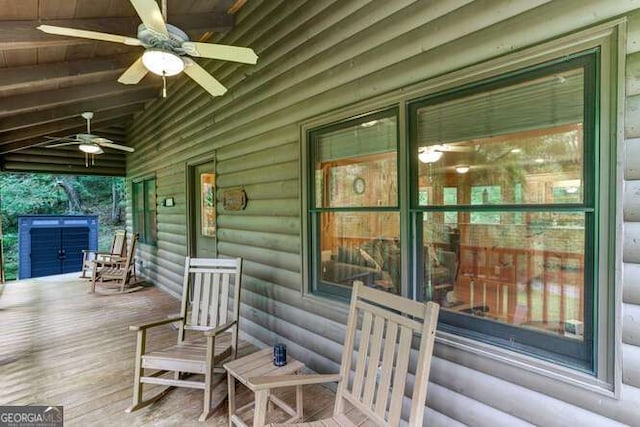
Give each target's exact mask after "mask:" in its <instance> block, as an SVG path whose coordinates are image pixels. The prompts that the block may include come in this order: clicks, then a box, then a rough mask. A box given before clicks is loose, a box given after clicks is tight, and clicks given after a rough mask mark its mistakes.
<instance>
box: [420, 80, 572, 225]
mask: <svg viewBox="0 0 640 427" xmlns="http://www.w3.org/2000/svg"><path fill="white" fill-rule="evenodd" d="M583 92H584V72H583V70H582V68H580V69H576V70H569V71H565V72H562V73H557V74H552V75H549V76H545V77H542V78H538V79H535V80H531V81H528V82H525V83H521V84H516V85H511V86H509V87H506V88H504V87H502V88H499V89H493V90H487V91H484V92H482V93H479V94H474V95H470V96H466V97H460V98H456V99H453V100H448V101H445V102H441V103H434V104H432V105H426V106H422V107H419V108H417V110H416V114H417V117H416V120H417V122H416V135H415V139H416V143H415V147H417V148H416V150H417V152H418V159H419V162H418V187H419V190H418V191H419V193H420V192H421V191H422V189H423V188H427V187H432V188H433V189H434V194H439V193H440V192H441V190H440V189H441V188H442V187H444V186H451V185H458V184H460V185H459V187H460V189H461V191H460V192H459V193H458V196H459V197H458V200H457V203H458V204H461V205H469V204H479V203H478V202H479V201H482V204H486V203H485V201H487V202H488V203H492V204H565V203H582V202H583V193H584V190H583V184H584V183H583V179H582V177H583V165H584V155H583V121H584V120H583V109H584V95H583ZM471 182H473V184H474V186H478V187H482V188H483V190H482V191H484V189H486V190H487V192H488V194H487V195H486V196H485V197H483V193H482V192H481V193H479V194H478V193H474V192H473V191H464V188H467V189H473V188H474V187H470V183H471ZM494 188H497V189H498V191H499V192H501V195H500V197H497V195H496V193H494V192H492V191H491V189H494ZM442 203H443V201H442V199H434V200H431V201H430V202H429V203H425V201H424V198H422V197H419V199H418V204H419V205H420V206H428V205H429V204H433V205H438V204H442ZM485 220H486V219H481V218H480V217H478V221H479V222H485Z"/></svg>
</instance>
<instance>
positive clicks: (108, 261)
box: [91, 256, 127, 267]
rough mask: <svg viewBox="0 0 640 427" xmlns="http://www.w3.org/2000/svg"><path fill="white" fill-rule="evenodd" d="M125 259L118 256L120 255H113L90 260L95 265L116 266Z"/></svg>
mask: <svg viewBox="0 0 640 427" xmlns="http://www.w3.org/2000/svg"><path fill="white" fill-rule="evenodd" d="M126 261H127V259H126V258H123V257H120V256H114V257H111V258H110V259H94V260H92V261H91V262H93V263H94V264H96V265H100V266H102V267H107V266H110V267H113V266H118V265H122V264H124V263H125V262H126Z"/></svg>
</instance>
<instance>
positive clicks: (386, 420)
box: [249, 283, 439, 427]
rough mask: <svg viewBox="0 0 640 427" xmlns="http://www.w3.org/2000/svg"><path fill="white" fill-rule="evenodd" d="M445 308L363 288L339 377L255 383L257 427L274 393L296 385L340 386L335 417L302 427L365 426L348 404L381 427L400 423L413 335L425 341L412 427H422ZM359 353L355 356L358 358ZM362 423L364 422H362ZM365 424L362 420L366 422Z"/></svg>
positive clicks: (357, 291)
mask: <svg viewBox="0 0 640 427" xmlns="http://www.w3.org/2000/svg"><path fill="white" fill-rule="evenodd" d="M438 311H439V306H438V304H436V303H433V302H428V303H426V304H424V303H420V302H417V301H412V300H408V299H406V298H403V297H399V296H396V295H392V294H389V293H386V292H383V291H378V290H374V289H371V288H367V287H365V286H364V285H362V284H361V283H357V284H356V285H355V286H354V288H353V296H352V298H351V307H350V310H349V320H348V322H347V332H346V337H345V344H344V352H343V354H342V366H341V370H340V374H339V375H290V376H289V375H287V376H280V377H278V376H263V377H254V378H249V383H250V384H251V385H252V387H254V388H255V389H256V412H255V414H254V424H253V425H254V426H263V425H264V422H265V416H266V412H267V402H268V401H269V393H270V390H271V389H274V388H278V387H289V386H295V385H307V384H318V383H326V382H335V381H337V382H338V389H337V393H336V401H335V406H334V410H333V416H332V417H331V418H330V419H324V420H318V421H314V422H311V423H301V424H295V425H296V426H336V427H340V426H355V425H359V424H357V422H354V421H353V420H352V419H350V418H351V417H352V416H353V414H351V413H350V414H349V417H348V416H347V414H346V413H345V401H347V402H349V403H351V404H352V405H353V406H354V407H355V409H357V411H356V414H357V413H361V414H362V415H364V417H366V418H367V419H368V420H370V421H371V422H373V423H374V424H375V425H378V426H388V427H391V426H397V425H399V423H400V416H401V410H402V400H403V397H404V394H405V383H406V380H407V372H408V366H409V354H410V350H411V341H412V338H413V335H414V334H415V333H417V334H418V335H420V350H419V351H420V353H419V355H418V358H417V361H418V363H417V367H416V373H415V382H414V385H413V395H412V401H411V412H410V418H409V425H411V426H421V425H422V419H423V412H424V406H425V401H426V397H427V385H428V383H429V369H430V367H431V356H432V353H433V344H434V338H435V331H436V324H437V321H438ZM360 315H362V322H361V325H362V328H361V330H360V332H361V334H360V342H359V344H357V343H356V335H357V334H356V331H357V329H358V323H359V322H358V318H359V317H360ZM406 315H408V316H411V317H408V316H406ZM354 351H355V355H354ZM353 357H355V358H357V361H356V365H355V375H354V378H353V384H352V385H351V387H350V386H349V373H350V372H351V370H352V366H351V365H352V358H353ZM361 418H362V417H361ZM360 421H361V420H360Z"/></svg>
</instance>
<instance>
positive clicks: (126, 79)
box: [118, 57, 149, 85]
mask: <svg viewBox="0 0 640 427" xmlns="http://www.w3.org/2000/svg"><path fill="white" fill-rule="evenodd" d="M148 71H149V70H147V67H145V66H144V64H143V63H142V57H140V58H138V59H137V60H136V61H135V62H134V63H133V64H131V66H130V67H129V68H127V70H126V71H125V72H124V73H122V75H121V76H120V77H119V78H118V81H119V82H120V83H122V84H125V85H134V84H136V83H138V82H139V81H140V80H142V78H143V77H144V76H146V75H147V72H148Z"/></svg>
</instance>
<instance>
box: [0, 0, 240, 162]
mask: <svg viewBox="0 0 640 427" xmlns="http://www.w3.org/2000/svg"><path fill="white" fill-rule="evenodd" d="M167 3H168V5H167V15H168V19H167V20H168V22H169V23H171V24H173V25H175V26H177V27H179V28H181V29H182V30H183V31H185V32H186V33H187V34H188V35H189V37H190V38H191V40H199V41H206V40H208V39H209V38H210V37H212V36H213V35H215V34H217V33H225V32H227V31H229V30H230V29H231V28H232V27H233V22H234V16H233V13H235V12H236V11H237V10H238V9H239V8H240V7H241V6H242V4H243V3H244V0H168V1H167ZM40 24H49V25H57V26H63V27H72V28H79V29H86V30H93V31H101V32H107V33H114V34H120V35H126V36H132V37H135V36H136V33H137V27H138V24H140V19H139V18H138V16H137V15H136V12H135V10H134V8H133V6H131V4H130V3H129V1H128V0H19V1H18V0H0V162H1V163H0V165H1V167H2V170H3V171H25V172H26V171H29V172H55V173H75V174H78V173H81V174H98V175H123V174H124V171H125V169H124V166H125V156H124V155H123V154H122V153H121V152H119V151H115V150H105V153H104V154H101V155H98V156H96V159H95V164H94V166H92V167H89V168H87V167H85V158H84V154H83V153H82V152H80V151H79V150H78V148H77V146H71V147H64V148H55V149H54V148H44V145H46V144H47V140H46V139H45V138H44V137H45V136H54V137H55V136H71V135H75V134H76V133H80V132H84V131H85V129H86V123H85V121H84V119H82V117H80V114H81V113H82V112H83V111H93V112H94V119H93V120H92V133H94V134H96V135H98V136H102V137H106V138H109V139H111V140H113V141H114V142H116V143H118V144H124V145H127V138H126V128H127V125H128V123H129V122H130V120H131V119H132V116H133V114H134V113H135V112H137V111H139V110H141V109H142V108H143V106H144V103H145V102H147V101H149V100H152V99H155V98H157V97H158V96H159V93H160V92H159V88H160V86H161V79H160V78H159V77H158V76H155V75H153V74H151V73H149V74H148V75H147V76H146V77H145V78H144V79H143V80H142V81H141V82H140V83H139V84H137V85H123V84H120V83H118V82H117V79H118V76H119V75H120V74H122V73H123V72H124V71H125V70H126V68H127V67H128V66H129V65H130V64H131V63H132V62H133V61H134V60H135V59H136V58H138V57H139V56H140V55H141V54H142V48H140V47H135V46H127V45H124V44H118V43H108V42H99V41H91V40H88V39H81V38H73V37H64V36H56V35H49V34H45V33H43V32H41V31H39V30H37V29H36V27H37V26H38V25H40Z"/></svg>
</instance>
